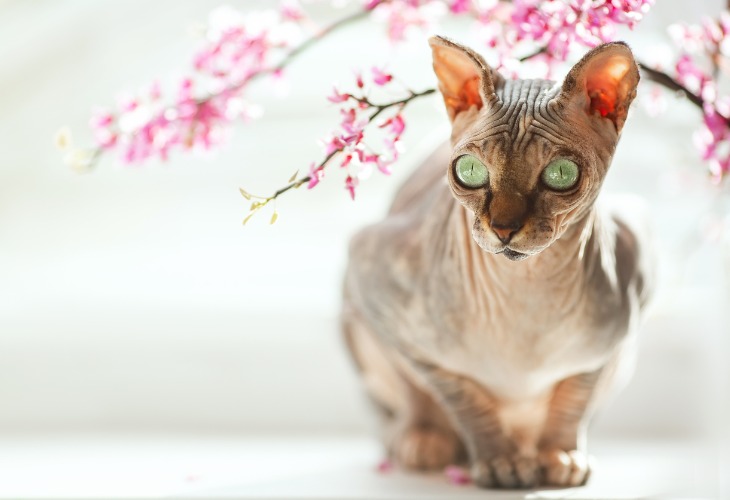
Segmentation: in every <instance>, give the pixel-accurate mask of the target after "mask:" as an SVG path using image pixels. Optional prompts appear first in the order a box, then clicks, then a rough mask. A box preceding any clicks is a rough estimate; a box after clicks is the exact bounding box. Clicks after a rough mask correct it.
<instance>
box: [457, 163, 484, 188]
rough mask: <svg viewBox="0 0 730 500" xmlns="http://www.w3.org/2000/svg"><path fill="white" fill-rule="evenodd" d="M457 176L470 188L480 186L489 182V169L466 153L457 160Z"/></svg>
mask: <svg viewBox="0 0 730 500" xmlns="http://www.w3.org/2000/svg"><path fill="white" fill-rule="evenodd" d="M456 177H457V178H458V179H459V182H461V183H462V184H463V185H464V186H466V187H468V188H480V187H482V186H486V185H487V183H488V182H489V171H487V167H485V166H484V163H482V162H480V161H479V160H477V159H476V158H475V157H473V156H472V155H464V156H460V157H459V159H458V160H456Z"/></svg>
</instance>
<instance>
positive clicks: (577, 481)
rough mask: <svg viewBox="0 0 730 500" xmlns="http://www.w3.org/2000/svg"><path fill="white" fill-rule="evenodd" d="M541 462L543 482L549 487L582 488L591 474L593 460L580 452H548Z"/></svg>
mask: <svg viewBox="0 0 730 500" xmlns="http://www.w3.org/2000/svg"><path fill="white" fill-rule="evenodd" d="M539 461H540V469H541V472H542V482H543V484H546V485H548V486H566V487H567V486H582V485H584V484H586V482H587V481H588V478H589V477H590V474H591V461H592V459H591V458H590V457H589V456H588V455H586V454H585V453H583V452H580V451H578V450H570V451H564V450H560V449H551V450H546V451H543V452H541V453H540V455H539Z"/></svg>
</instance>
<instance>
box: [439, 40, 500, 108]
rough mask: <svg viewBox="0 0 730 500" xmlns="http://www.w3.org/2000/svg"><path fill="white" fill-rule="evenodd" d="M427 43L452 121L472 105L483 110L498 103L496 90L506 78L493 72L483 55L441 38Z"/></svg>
mask: <svg viewBox="0 0 730 500" xmlns="http://www.w3.org/2000/svg"><path fill="white" fill-rule="evenodd" d="M428 43H429V44H430V45H431V49H432V50H433V70H434V71H435V72H436V77H437V78H438V80H439V90H441V94H442V95H443V97H444V103H445V104H446V111H447V112H448V114H449V118H450V119H451V121H452V122H453V121H454V119H455V118H456V115H458V114H459V113H461V112H463V111H467V110H468V109H469V108H471V107H472V106H476V107H477V109H481V108H482V106H484V105H485V104H487V105H489V104H492V103H494V102H496V101H497V95H496V94H495V93H494V90H495V88H496V86H497V85H501V84H502V83H503V82H504V79H503V78H502V77H501V76H500V75H499V74H498V73H496V72H494V71H492V70H491V68H490V67H489V65H488V64H487V63H486V61H485V60H484V58H483V57H482V56H480V55H479V54H477V53H476V52H474V51H473V50H471V49H469V48H467V47H464V46H462V45H459V44H458V43H454V42H452V41H451V40H448V39H446V38H443V37H440V36H434V37H431V38H430V39H429V40H428Z"/></svg>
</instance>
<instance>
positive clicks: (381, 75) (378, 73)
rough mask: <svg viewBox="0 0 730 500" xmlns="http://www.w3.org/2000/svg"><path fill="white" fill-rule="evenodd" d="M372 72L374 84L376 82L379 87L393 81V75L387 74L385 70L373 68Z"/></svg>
mask: <svg viewBox="0 0 730 500" xmlns="http://www.w3.org/2000/svg"><path fill="white" fill-rule="evenodd" d="M372 72H373V82H375V85H379V86H381V87H382V86H383V85H385V84H387V83H390V81H391V80H393V75H390V74H388V73H385V72H384V71H383V70H381V69H380V68H378V67H375V66H373V68H372Z"/></svg>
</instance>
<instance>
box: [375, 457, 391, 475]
mask: <svg viewBox="0 0 730 500" xmlns="http://www.w3.org/2000/svg"><path fill="white" fill-rule="evenodd" d="M376 469H377V471H378V472H380V473H381V474H387V473H388V472H392V471H393V462H391V461H390V460H389V459H387V458H385V459H383V460H382V461H381V462H380V463H379V464H378V465H377V467H376Z"/></svg>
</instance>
